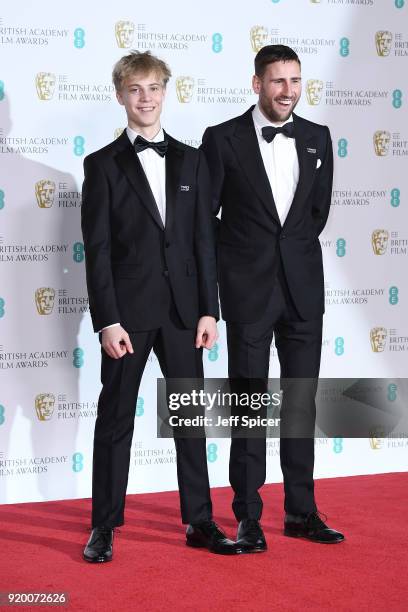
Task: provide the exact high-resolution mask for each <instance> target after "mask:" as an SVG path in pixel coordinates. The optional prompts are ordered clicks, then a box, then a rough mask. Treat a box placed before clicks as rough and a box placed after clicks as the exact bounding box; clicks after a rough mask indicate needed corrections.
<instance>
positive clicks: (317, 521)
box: [306, 510, 327, 529]
mask: <svg viewBox="0 0 408 612" xmlns="http://www.w3.org/2000/svg"><path fill="white" fill-rule="evenodd" d="M326 521H327V516H326V515H325V514H323V512H319V511H318V510H316V511H315V512H310V513H309V514H308V515H307V517H306V524H307V526H308V527H319V528H320V529H327V525H326Z"/></svg>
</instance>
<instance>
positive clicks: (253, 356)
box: [227, 268, 322, 521]
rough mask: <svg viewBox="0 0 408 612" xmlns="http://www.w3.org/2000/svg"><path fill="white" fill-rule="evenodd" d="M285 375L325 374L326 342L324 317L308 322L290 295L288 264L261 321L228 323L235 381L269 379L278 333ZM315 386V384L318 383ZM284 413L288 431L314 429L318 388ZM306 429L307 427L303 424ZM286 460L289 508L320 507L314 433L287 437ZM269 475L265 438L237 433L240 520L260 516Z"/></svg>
mask: <svg viewBox="0 0 408 612" xmlns="http://www.w3.org/2000/svg"><path fill="white" fill-rule="evenodd" d="M274 334H275V344H276V348H277V352H278V357H279V362H280V368H281V377H282V378H305V379H306V378H308V379H315V380H317V377H318V375H319V369H320V355H321V344H322V317H321V318H319V319H317V320H311V321H302V320H301V319H300V317H299V315H298V314H297V311H296V308H295V305H294V304H293V302H292V299H291V297H290V294H289V291H288V288H287V284H286V280H285V278H284V275H283V272H282V268H280V269H279V270H278V273H277V277H276V282H275V285H274V289H273V292H272V295H271V298H270V301H269V304H268V307H267V309H266V311H265V314H264V315H263V317H262V318H261V319H260V320H259V321H257V322H256V323H228V322H227V341H228V374H229V377H230V378H231V382H232V379H235V380H239V379H251V380H252V381H255V382H254V384H255V385H256V384H259V381H260V380H261V381H264V388H265V390H266V385H267V378H268V373H269V360H270V347H271V342H272V338H273V335H274ZM313 387H314V388H315V386H314V385H313V383H312V388H313ZM282 408H283V410H282V412H281V419H282V420H281V436H282V431H293V430H294V429H296V421H297V420H301V421H302V424H303V426H304V424H305V423H308V424H309V428H308V431H309V432H310V431H314V424H315V418H316V406H315V393H313V391H312V392H310V385H309V397H305V401H304V402H302V405H299V402H298V403H296V401H295V402H292V403H289V404H287V403H286V404H285V402H283V406H282ZM303 431H304V429H303ZM280 461H281V468H282V472H283V479H284V489H285V505H284V508H285V511H286V512H288V513H291V514H306V513H308V512H313V511H315V510H316V504H315V500H314V482H313V467H314V438H313V435H310V436H309V435H308V436H307V437H287V438H284V437H281V441H280ZM265 478H266V440H265V438H262V437H258V438H232V440H231V453H230V483H231V486H232V488H233V490H234V494H235V495H234V500H233V504H232V507H233V511H234V514H235V516H236V518H237V520H238V521H240V520H242V519H244V518H254V519H257V520H259V519H260V517H261V514H262V499H261V496H260V494H259V489H260V488H261V487H262V485H263V484H264V483H265Z"/></svg>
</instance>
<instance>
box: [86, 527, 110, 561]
mask: <svg viewBox="0 0 408 612" xmlns="http://www.w3.org/2000/svg"><path fill="white" fill-rule="evenodd" d="M112 544H113V529H112V527H95V528H94V529H92V533H91V537H90V538H89V540H88V543H87V545H86V546H85V549H84V559H85V561H89V563H105V562H106V561H112V553H113V549H112Z"/></svg>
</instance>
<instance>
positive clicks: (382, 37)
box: [375, 30, 392, 57]
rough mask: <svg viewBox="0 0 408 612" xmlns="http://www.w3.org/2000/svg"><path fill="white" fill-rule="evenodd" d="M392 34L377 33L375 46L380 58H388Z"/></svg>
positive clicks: (387, 32)
mask: <svg viewBox="0 0 408 612" xmlns="http://www.w3.org/2000/svg"><path fill="white" fill-rule="evenodd" d="M391 45H392V34H391V32H389V31H388V30H380V31H379V32H376V33H375V46H376V49H377V54H378V55H379V56H380V57H387V55H389V54H390V52H391Z"/></svg>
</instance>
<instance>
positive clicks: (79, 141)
mask: <svg viewBox="0 0 408 612" xmlns="http://www.w3.org/2000/svg"><path fill="white" fill-rule="evenodd" d="M84 153H85V138H84V137H83V136H75V138H74V155H77V156H78V157H79V156H80V155H83V154H84Z"/></svg>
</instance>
